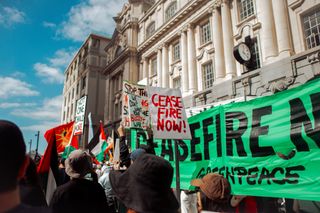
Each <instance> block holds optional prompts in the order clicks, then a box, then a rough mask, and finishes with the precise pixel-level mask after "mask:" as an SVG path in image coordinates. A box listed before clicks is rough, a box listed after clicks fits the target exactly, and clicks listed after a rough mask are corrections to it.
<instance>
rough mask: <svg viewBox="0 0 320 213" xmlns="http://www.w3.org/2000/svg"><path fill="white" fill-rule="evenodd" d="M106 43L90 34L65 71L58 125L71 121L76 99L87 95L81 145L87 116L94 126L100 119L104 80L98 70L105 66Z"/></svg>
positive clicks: (103, 96) (85, 141)
mask: <svg viewBox="0 0 320 213" xmlns="http://www.w3.org/2000/svg"><path fill="white" fill-rule="evenodd" d="M109 42H110V39H108V38H105V37H102V36H99V35H94V34H90V35H89V36H88V38H87V39H86V41H85V42H84V43H83V45H82V46H81V47H80V49H79V50H78V52H77V53H76V54H75V56H74V58H73V59H72V61H71V63H70V64H69V66H68V67H67V69H66V70H65V82H64V87H63V105H62V113H61V115H62V117H61V123H67V122H70V121H73V120H74V118H75V110H76V102H77V100H78V99H80V98H81V97H83V96H88V97H87V107H86V113H85V119H86V120H85V124H86V125H85V127H84V134H83V135H82V136H83V137H82V139H81V142H82V143H87V134H88V113H90V112H91V115H92V121H93V124H95V125H98V124H99V120H103V116H104V101H105V100H104V98H105V92H106V90H105V87H106V77H105V76H104V75H103V74H101V69H102V68H103V67H105V65H106V63H107V57H106V56H107V54H106V52H105V51H104V48H105V47H106V45H107V44H108V43H109Z"/></svg>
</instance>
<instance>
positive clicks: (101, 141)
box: [87, 121, 108, 162]
mask: <svg viewBox="0 0 320 213" xmlns="http://www.w3.org/2000/svg"><path fill="white" fill-rule="evenodd" d="M107 147H108V143H107V137H106V134H105V132H104V129H103V125H102V122H101V121H100V133H99V138H97V134H96V135H95V136H94V137H93V139H92V140H91V141H90V143H89V144H88V146H87V148H88V149H89V151H90V152H92V153H93V154H94V155H95V156H96V159H97V160H98V161H99V162H102V161H103V160H104V158H105V153H104V152H105V150H106V149H107Z"/></svg>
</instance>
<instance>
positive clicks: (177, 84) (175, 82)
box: [173, 76, 181, 89]
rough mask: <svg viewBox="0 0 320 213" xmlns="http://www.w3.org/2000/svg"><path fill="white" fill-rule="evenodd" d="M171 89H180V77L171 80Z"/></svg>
mask: <svg viewBox="0 0 320 213" xmlns="http://www.w3.org/2000/svg"><path fill="white" fill-rule="evenodd" d="M173 88H175V89H180V88H181V77H180V76H179V77H176V78H174V79H173Z"/></svg>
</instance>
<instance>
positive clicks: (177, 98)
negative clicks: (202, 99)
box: [147, 87, 191, 139]
mask: <svg viewBox="0 0 320 213" xmlns="http://www.w3.org/2000/svg"><path fill="white" fill-rule="evenodd" d="M147 93H148V97H149V112H150V115H151V124H152V129H153V136H154V138H156V139H191V134H190V128H189V124H188V120H187V116H186V112H185V109H184V105H183V100H182V95H181V91H180V90H179V89H169V88H160V87H147Z"/></svg>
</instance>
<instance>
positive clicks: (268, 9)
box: [256, 0, 279, 64]
mask: <svg viewBox="0 0 320 213" xmlns="http://www.w3.org/2000/svg"><path fill="white" fill-rule="evenodd" d="M256 4H257V15H258V19H259V22H261V25H262V26H261V33H260V38H261V46H262V48H261V49H262V56H263V63H266V64H268V63H270V62H271V61H272V58H273V57H275V56H277V55H278V48H277V41H276V33H275V27H274V20H273V17H274V16H273V12H272V4H271V0H264V1H256ZM276 15H279V14H276Z"/></svg>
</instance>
